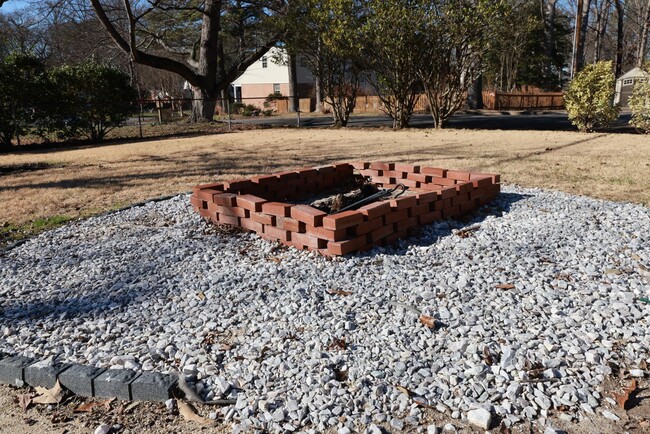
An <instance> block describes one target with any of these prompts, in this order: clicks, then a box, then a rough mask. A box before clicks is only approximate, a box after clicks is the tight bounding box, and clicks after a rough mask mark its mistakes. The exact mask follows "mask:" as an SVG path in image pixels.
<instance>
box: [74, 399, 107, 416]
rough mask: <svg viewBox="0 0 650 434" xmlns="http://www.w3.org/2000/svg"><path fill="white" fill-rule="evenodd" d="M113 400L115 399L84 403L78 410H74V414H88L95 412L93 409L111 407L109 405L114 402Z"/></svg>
mask: <svg viewBox="0 0 650 434" xmlns="http://www.w3.org/2000/svg"><path fill="white" fill-rule="evenodd" d="M113 399H115V398H111V399H107V400H105V401H88V402H84V403H83V404H81V405H79V406H78V407H77V408H75V409H74V410H73V412H75V413H86V412H91V411H93V408H95V407H100V406H104V407H109V405H108V404H110V403H111V402H112V401H113Z"/></svg>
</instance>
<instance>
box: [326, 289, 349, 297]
mask: <svg viewBox="0 0 650 434" xmlns="http://www.w3.org/2000/svg"><path fill="white" fill-rule="evenodd" d="M326 292H327V293H328V294H330V295H342V296H346V295H352V292H351V291H344V290H342V289H328V290H327V291H326Z"/></svg>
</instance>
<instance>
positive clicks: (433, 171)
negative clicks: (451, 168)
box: [420, 167, 447, 178]
mask: <svg viewBox="0 0 650 434" xmlns="http://www.w3.org/2000/svg"><path fill="white" fill-rule="evenodd" d="M420 173H426V174H427V175H433V176H437V177H440V178H443V177H444V176H445V175H446V174H447V170H446V169H440V168H438V167H420Z"/></svg>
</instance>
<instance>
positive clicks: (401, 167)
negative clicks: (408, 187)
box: [395, 163, 420, 173]
mask: <svg viewBox="0 0 650 434" xmlns="http://www.w3.org/2000/svg"><path fill="white" fill-rule="evenodd" d="M395 170H397V171H400V172H407V173H420V166H414V165H412V164H401V163H395Z"/></svg>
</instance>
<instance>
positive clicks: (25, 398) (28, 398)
mask: <svg viewBox="0 0 650 434" xmlns="http://www.w3.org/2000/svg"><path fill="white" fill-rule="evenodd" d="M31 403H32V395H30V394H28V393H24V394H22V395H18V405H20V408H22V409H23V411H27V408H28V407H29V404H31Z"/></svg>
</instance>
